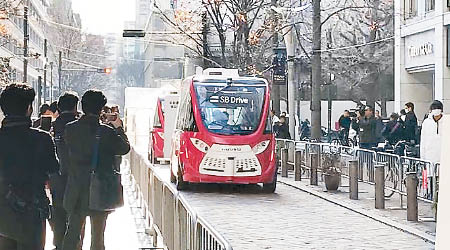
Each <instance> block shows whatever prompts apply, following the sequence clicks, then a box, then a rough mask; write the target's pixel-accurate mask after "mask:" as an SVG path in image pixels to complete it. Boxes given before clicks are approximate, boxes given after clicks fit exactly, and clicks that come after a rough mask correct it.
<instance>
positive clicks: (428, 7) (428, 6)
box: [425, 0, 435, 11]
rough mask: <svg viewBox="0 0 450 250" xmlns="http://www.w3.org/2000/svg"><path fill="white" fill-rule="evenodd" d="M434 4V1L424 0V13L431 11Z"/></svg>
mask: <svg viewBox="0 0 450 250" xmlns="http://www.w3.org/2000/svg"><path fill="white" fill-rule="evenodd" d="M434 3H435V0H425V11H433V10H434Z"/></svg>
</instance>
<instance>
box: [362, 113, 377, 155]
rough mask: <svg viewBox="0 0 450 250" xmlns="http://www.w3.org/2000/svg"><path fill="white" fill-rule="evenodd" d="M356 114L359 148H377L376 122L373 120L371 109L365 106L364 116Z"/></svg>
mask: <svg viewBox="0 0 450 250" xmlns="http://www.w3.org/2000/svg"><path fill="white" fill-rule="evenodd" d="M357 114H358V124H359V137H360V147H361V148H364V149H372V148H373V147H376V146H377V142H378V139H377V135H376V127H377V121H376V120H375V118H374V114H373V108H372V107H369V106H367V107H366V109H365V113H364V116H362V115H361V114H360V113H359V112H358V113H357Z"/></svg>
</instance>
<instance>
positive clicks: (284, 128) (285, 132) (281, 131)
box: [275, 116, 291, 140]
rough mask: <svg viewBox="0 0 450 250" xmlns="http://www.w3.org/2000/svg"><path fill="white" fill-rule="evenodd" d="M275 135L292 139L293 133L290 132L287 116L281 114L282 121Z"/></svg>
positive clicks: (277, 126)
mask: <svg viewBox="0 0 450 250" xmlns="http://www.w3.org/2000/svg"><path fill="white" fill-rule="evenodd" d="M275 130H276V132H275V136H276V137H277V138H280V139H288V140H290V139H291V134H290V133H289V126H288V125H287V122H286V118H285V117H284V116H280V122H278V123H277V125H276V129H275Z"/></svg>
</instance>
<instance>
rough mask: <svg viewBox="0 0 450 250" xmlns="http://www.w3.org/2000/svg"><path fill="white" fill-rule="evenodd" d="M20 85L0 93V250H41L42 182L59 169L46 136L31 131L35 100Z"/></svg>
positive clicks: (45, 210) (46, 204)
mask: <svg viewBox="0 0 450 250" xmlns="http://www.w3.org/2000/svg"><path fill="white" fill-rule="evenodd" d="M35 95H36V94H35V92H34V90H33V88H31V87H29V86H27V85H25V84H11V85H8V86H6V88H5V89H4V90H3V92H2V93H1V95H0V107H1V109H2V111H3V113H4V114H5V119H4V120H3V121H2V127H1V129H0V249H2V250H25V249H26V250H28V249H29V250H43V249H44V245H45V224H46V223H45V221H46V219H48V217H49V210H50V208H49V199H48V198H47V196H46V193H45V183H46V182H47V181H48V179H49V175H52V174H55V173H57V172H58V170H59V164H58V160H57V158H56V153H55V145H54V143H53V140H52V137H51V136H50V134H49V133H47V132H45V131H42V130H38V129H34V128H31V125H32V124H31V119H30V116H31V114H32V112H33V108H32V107H33V106H32V104H33V100H34V98H35Z"/></svg>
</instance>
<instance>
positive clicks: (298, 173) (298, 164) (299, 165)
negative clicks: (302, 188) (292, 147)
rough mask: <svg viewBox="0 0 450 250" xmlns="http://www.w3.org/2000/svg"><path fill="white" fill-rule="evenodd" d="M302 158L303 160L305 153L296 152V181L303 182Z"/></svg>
mask: <svg viewBox="0 0 450 250" xmlns="http://www.w3.org/2000/svg"><path fill="white" fill-rule="evenodd" d="M302 158H303V151H301V150H300V151H296V152H295V164H294V172H295V177H294V178H295V180H296V181H301V180H302Z"/></svg>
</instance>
